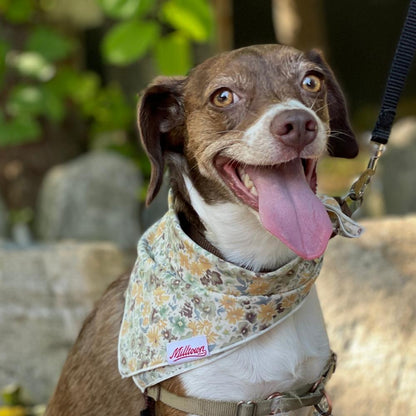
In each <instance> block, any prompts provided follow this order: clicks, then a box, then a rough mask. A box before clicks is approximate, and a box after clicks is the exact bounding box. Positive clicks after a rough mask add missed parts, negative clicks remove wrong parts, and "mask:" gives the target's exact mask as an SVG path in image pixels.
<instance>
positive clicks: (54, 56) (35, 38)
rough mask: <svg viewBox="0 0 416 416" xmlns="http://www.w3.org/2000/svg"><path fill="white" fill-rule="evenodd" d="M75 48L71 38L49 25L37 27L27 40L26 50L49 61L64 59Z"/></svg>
mask: <svg viewBox="0 0 416 416" xmlns="http://www.w3.org/2000/svg"><path fill="white" fill-rule="evenodd" d="M73 49H74V44H73V42H72V41H71V40H70V39H69V38H67V37H64V36H62V35H61V34H60V33H58V32H57V31H55V30H53V29H51V28H48V27H36V28H35V29H34V31H33V32H32V33H31V34H30V36H29V38H28V39H27V42H26V50H28V51H30V52H35V53H37V54H39V55H41V56H43V58H45V59H46V60H48V61H58V60H61V59H64V58H66V57H67V56H68V55H69V54H70V53H71V52H72V50H73Z"/></svg>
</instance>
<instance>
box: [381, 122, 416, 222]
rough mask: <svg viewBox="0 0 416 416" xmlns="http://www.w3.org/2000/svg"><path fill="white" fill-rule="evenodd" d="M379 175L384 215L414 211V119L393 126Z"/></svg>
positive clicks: (415, 205) (415, 164)
mask: <svg viewBox="0 0 416 416" xmlns="http://www.w3.org/2000/svg"><path fill="white" fill-rule="evenodd" d="M379 175H380V176H379V177H378V174H377V176H376V178H377V177H378V178H379V181H380V183H381V186H382V192H383V196H384V211H385V214H387V215H402V214H406V213H410V212H416V192H415V178H416V117H406V118H403V119H401V120H400V121H398V122H397V123H396V124H395V125H394V126H393V129H392V132H391V138H390V140H389V142H388V145H387V150H386V152H385V154H384V155H383V157H382V158H381V159H380V169H379Z"/></svg>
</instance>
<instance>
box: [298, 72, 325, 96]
mask: <svg viewBox="0 0 416 416" xmlns="http://www.w3.org/2000/svg"><path fill="white" fill-rule="evenodd" d="M302 88H303V89H304V90H305V91H308V92H319V91H321V88H322V80H321V79H320V78H319V77H318V76H317V75H313V74H309V75H306V77H305V78H303V80H302Z"/></svg>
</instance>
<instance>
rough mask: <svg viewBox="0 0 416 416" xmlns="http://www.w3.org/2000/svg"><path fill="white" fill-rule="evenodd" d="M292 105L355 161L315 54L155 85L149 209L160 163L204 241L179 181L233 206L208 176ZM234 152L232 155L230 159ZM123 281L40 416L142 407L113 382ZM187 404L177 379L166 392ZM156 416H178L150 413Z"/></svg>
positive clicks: (145, 125)
mask: <svg viewBox="0 0 416 416" xmlns="http://www.w3.org/2000/svg"><path fill="white" fill-rule="evenodd" d="M313 69H319V70H320V71H321V72H322V73H323V74H324V75H325V82H326V88H325V90H324V91H323V92H322V94H320V95H319V96H314V97H310V96H308V95H307V94H305V93H304V92H302V91H301V90H300V89H299V82H300V80H299V76H300V75H299V74H302V73H305V70H313ZM224 86H226V87H229V88H233V89H235V90H237V92H238V91H240V90H241V91H242V96H243V97H244V100H243V101H242V102H241V103H240V104H239V105H238V106H234V107H233V108H231V107H230V108H227V109H221V110H220V109H218V108H215V107H214V106H212V105H210V101H209V100H210V96H211V95H212V94H213V93H214V92H215V91H216V90H217V89H218V88H221V87H224ZM288 97H289V98H295V99H299V100H301V101H302V102H304V103H305V105H308V106H310V107H311V108H312V107H313V108H314V109H315V111H316V112H317V114H318V115H319V117H320V118H321V119H322V120H323V121H324V122H325V124H326V125H328V126H329V129H330V130H331V136H330V138H329V143H328V151H329V153H330V154H331V155H332V156H338V157H354V156H355V155H356V153H357V151H358V148H357V144H356V142H355V139H354V135H353V133H352V131H351V128H350V125H349V121H348V118H347V114H346V108H345V101H344V98H343V96H342V93H341V90H340V88H339V86H338V84H337V82H336V80H335V78H334V77H333V74H332V72H331V70H330V69H329V68H328V66H327V65H326V63H325V61H324V60H323V58H322V56H321V55H320V53H318V52H316V51H312V52H310V53H309V54H307V55H305V54H303V53H301V52H298V51H295V50H293V49H290V48H286V47H281V46H278V45H263V46H254V47H249V48H244V49H242V50H237V51H233V52H230V53H225V54H222V55H219V56H217V57H214V58H211V59H209V60H208V61H206V62H205V63H203V64H201V65H200V66H199V67H197V68H195V69H194V70H193V71H192V72H191V74H190V75H189V77H187V78H182V77H178V78H164V77H161V78H158V79H156V81H155V82H154V84H153V85H151V86H150V87H149V88H148V89H147V90H146V91H145V93H144V95H143V98H142V100H141V104H140V106H139V128H140V133H141V137H142V142H143V145H144V148H145V150H146V152H147V154H148V156H149V159H150V161H151V164H152V177H151V181H150V185H149V190H148V196H147V202H148V203H150V202H151V201H152V200H153V198H154V197H155V196H156V194H157V193H158V191H159V189H160V186H161V183H162V179H163V174H164V167H165V162H166V164H168V166H169V169H170V178H171V185H172V188H173V192H174V193H175V195H176V201H177V202H176V204H177V205H176V206H175V209H176V211H177V212H178V215H179V217H180V218H181V221H182V222H183V223H186V225H187V228H190V227H191V228H193V229H196V230H197V232H199V233H202V234H203V231H204V227H203V225H202V224H201V222H200V220H199V218H198V216H197V214H196V212H195V211H194V209H193V208H192V206H191V204H190V199H189V196H188V195H187V191H186V187H185V185H184V180H183V176H182V174H181V172H186V173H187V174H188V175H189V177H190V179H191V180H192V182H193V184H194V186H195V187H196V188H197V189H198V191H199V192H200V194H201V195H202V196H203V198H204V199H205V200H206V201H207V202H210V201H230V200H231V201H234V202H235V200H236V196H235V195H234V194H233V193H232V192H231V191H230V190H229V189H228V188H227V187H226V186H225V185H224V183H223V182H222V181H221V179H220V178H219V175H218V172H216V169H215V167H214V166H213V160H214V158H215V157H216V156H217V155H218V154H220V153H221V152H222V151H224V149H225V151H227V152H229V153H227V156H228V157H231V158H232V157H233V156H235V157H236V156H237V155H238V156H241V157H243V159H244V158H245V159H246V160H244V161H245V162H246V163H255V161H251V160H250V157H254V156H252V155H251V152H250V151H246V153H247V154H245V155H241V154H239V152H240V151H242V150H244V149H241V145H240V144H239V137H240V134H241V132H243V131H244V130H245V129H246V128H248V127H249V126H250V125H251V124H252V123H253V122H254V121H255V120H256V117H258V115H259V114H261V112H262V111H264V109H265V108H266V107H267V106H268V105H270V104H271V103H272V104H273V103H278V102H280V101H284V100H285V99H287V98H288ZM233 149H234V150H233ZM128 277H129V276H128V275H125V276H122V277H121V278H119V279H118V280H117V281H115V282H114V283H113V284H112V285H111V286H110V288H109V289H108V290H107V292H106V293H105V295H104V296H103V298H102V299H101V300H100V301H99V302H98V303H97V305H96V308H95V310H94V311H93V312H92V313H91V314H90V315H89V317H88V318H87V319H86V321H85V323H84V326H83V328H82V330H81V332H80V335H79V337H78V339H77V341H76V344H75V346H74V347H73V349H72V350H71V352H70V354H69V356H68V359H67V361H66V363H65V365H64V368H63V370H62V375H61V378H60V380H59V383H58V385H57V388H56V391H55V393H54V395H53V397H52V399H51V401H50V404H49V406H48V409H47V411H46V415H45V416H87V415H97V416H98V415H100V416H106V415H108V416H116V415H123V416H133V415H134V416H138V415H139V414H140V411H141V410H142V409H143V408H144V407H145V400H144V397H143V395H142V394H141V393H140V390H139V389H138V388H137V387H136V386H135V384H134V382H133V380H132V379H131V378H128V379H122V378H121V376H120V374H119V372H118V363H117V345H118V334H119V328H120V324H121V320H122V314H123V308H124V297H123V294H124V292H125V290H126V287H127V284H128ZM163 385H164V386H165V387H166V388H167V389H168V390H171V391H173V392H175V393H177V394H180V395H182V394H184V391H183V388H182V386H181V385H180V383H179V382H178V380H177V378H173V379H171V380H167V381H165V382H163ZM156 410H157V413H158V416H163V415H171V416H182V415H183V413H181V412H177V411H175V410H173V409H170V408H168V407H167V406H165V405H163V404H160V403H159V404H157V409H156Z"/></svg>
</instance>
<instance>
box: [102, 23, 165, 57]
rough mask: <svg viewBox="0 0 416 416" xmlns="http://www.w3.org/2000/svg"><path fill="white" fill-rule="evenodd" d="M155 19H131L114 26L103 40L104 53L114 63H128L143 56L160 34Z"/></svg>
mask: <svg viewBox="0 0 416 416" xmlns="http://www.w3.org/2000/svg"><path fill="white" fill-rule="evenodd" d="M159 31H160V28H159V25H158V24H157V23H156V22H153V21H140V20H131V21H128V22H123V23H119V24H118V25H116V26H114V27H113V28H112V29H111V30H110V31H109V32H108V33H107V35H106V37H105V38H104V41H103V45H102V47H103V53H104V56H105V58H106V59H107V60H108V61H109V62H110V63H112V64H117V65H127V64H130V63H132V62H134V61H135V60H137V59H139V58H141V57H142V56H143V55H145V54H146V52H147V51H148V50H149V48H150V47H151V46H152V45H153V44H154V42H155V41H156V39H157V37H158V35H159Z"/></svg>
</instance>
